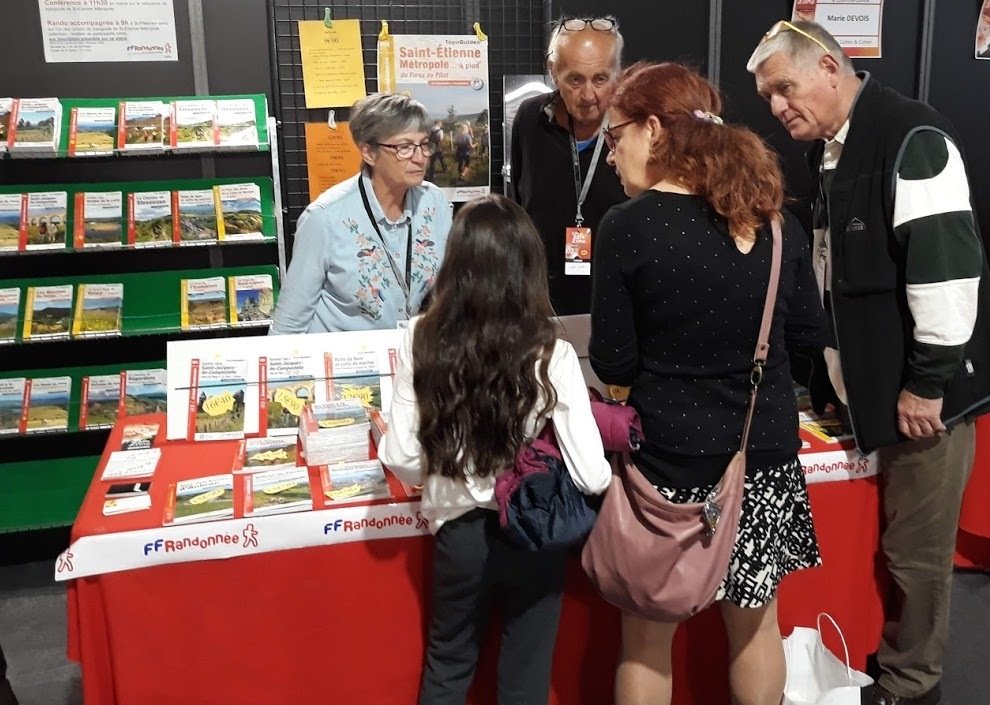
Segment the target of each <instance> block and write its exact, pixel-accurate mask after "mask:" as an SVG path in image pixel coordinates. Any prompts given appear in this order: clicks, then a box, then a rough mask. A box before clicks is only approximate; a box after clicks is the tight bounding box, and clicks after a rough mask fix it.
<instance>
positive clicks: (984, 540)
mask: <svg viewBox="0 0 990 705" xmlns="http://www.w3.org/2000/svg"><path fill="white" fill-rule="evenodd" d="M956 565H957V566H959V567H960V568H976V569H980V570H988V571H990V416H983V417H981V418H980V419H979V420H977V422H976V462H975V463H974V464H973V474H972V475H971V476H970V478H969V484H968V485H967V486H966V494H965V495H963V504H962V512H961V513H960V515H959V535H958V538H957V541H956Z"/></svg>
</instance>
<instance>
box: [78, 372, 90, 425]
mask: <svg viewBox="0 0 990 705" xmlns="http://www.w3.org/2000/svg"><path fill="white" fill-rule="evenodd" d="M81 396H82V399H81V401H80V402H79V430H80V431H85V430H86V429H87V427H88V425H89V423H88V422H89V377H83V381H82V395H81Z"/></svg>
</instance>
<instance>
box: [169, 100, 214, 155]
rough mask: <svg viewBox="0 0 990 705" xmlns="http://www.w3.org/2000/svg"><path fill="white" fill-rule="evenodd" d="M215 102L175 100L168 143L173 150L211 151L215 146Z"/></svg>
mask: <svg viewBox="0 0 990 705" xmlns="http://www.w3.org/2000/svg"><path fill="white" fill-rule="evenodd" d="M216 119H217V103H216V101H215V100H177V101H175V102H174V103H172V124H171V135H170V139H169V141H170V143H171V146H172V149H175V150H180V151H181V150H204V149H213V147H214V146H215V145H216Z"/></svg>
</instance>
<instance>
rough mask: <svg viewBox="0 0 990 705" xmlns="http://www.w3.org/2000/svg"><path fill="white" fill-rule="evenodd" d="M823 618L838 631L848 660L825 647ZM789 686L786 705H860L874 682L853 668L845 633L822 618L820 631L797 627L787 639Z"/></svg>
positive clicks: (786, 689) (785, 697)
mask: <svg viewBox="0 0 990 705" xmlns="http://www.w3.org/2000/svg"><path fill="white" fill-rule="evenodd" d="M822 617H824V618H826V619H827V620H828V621H829V622H831V623H832V626H833V627H835V631H837V632H838V633H839V638H840V639H841V640H842V650H843V656H844V657H845V660H840V659H839V658H838V657H837V656H836V655H835V654H833V653H832V652H831V651H829V650H828V648H827V647H826V646H825V644H824V643H822V634H821V629H822ZM784 659H785V660H786V662H787V683H786V685H785V686H784V701H783V705H859V704H860V692H859V691H860V688H863V687H865V686H868V685H870V684H872V683H873V679H872V678H870V677H869V676H868V675H866V674H865V673H861V672H860V671H857V670H855V669H853V668H851V667H850V666H849V649H848V648H847V647H846V638H845V637H844V636H843V635H842V630H841V629H839V625H838V624H836V623H835V620H834V619H832V618H831V617H830V616H829V615H827V614H825V613H824V612H823V613H822V614H819V615H818V628H817V629H810V628H809V627H795V628H794V631H793V632H792V633H791V635H790V636H788V637H786V638H785V639H784Z"/></svg>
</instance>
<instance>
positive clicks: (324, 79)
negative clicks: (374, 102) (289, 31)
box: [299, 20, 365, 108]
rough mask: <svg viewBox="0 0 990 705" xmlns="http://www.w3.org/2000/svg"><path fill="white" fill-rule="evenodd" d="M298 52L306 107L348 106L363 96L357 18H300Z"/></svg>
mask: <svg viewBox="0 0 990 705" xmlns="http://www.w3.org/2000/svg"><path fill="white" fill-rule="evenodd" d="M299 54H300V58H301V59H302V75H303V92H304V93H305V96H306V107H307V108H349V107H351V106H352V105H354V102H355V101H357V100H358V99H360V98H363V97H364V95H365V87H364V64H363V63H362V56H361V21H360V20H334V21H333V24H332V26H330V27H328V26H326V24H325V23H324V22H323V20H305V21H300V22H299Z"/></svg>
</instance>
